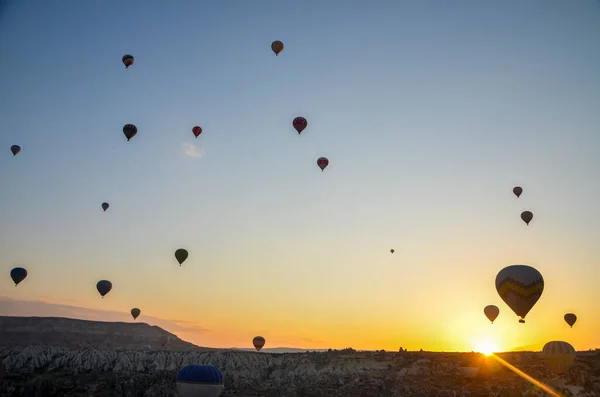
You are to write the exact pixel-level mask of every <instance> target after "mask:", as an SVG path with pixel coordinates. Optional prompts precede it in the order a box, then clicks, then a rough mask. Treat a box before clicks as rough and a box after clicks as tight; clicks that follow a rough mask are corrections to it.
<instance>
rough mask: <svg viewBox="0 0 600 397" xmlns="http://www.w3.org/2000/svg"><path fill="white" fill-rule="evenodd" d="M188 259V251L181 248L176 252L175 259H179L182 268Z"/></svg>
mask: <svg viewBox="0 0 600 397" xmlns="http://www.w3.org/2000/svg"><path fill="white" fill-rule="evenodd" d="M187 257H188V252H187V250H185V249H183V248H179V249H178V250H177V251H175V259H177V262H179V266H181V264H182V263H183V262H185V260H186V259H187Z"/></svg>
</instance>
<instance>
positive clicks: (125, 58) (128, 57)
mask: <svg viewBox="0 0 600 397" xmlns="http://www.w3.org/2000/svg"><path fill="white" fill-rule="evenodd" d="M134 62H135V60H134V59H133V55H129V54H125V55H123V64H124V65H125V69H127V68H129V67H130V66H131V65H133V63H134ZM142 69H143V68H142Z"/></svg>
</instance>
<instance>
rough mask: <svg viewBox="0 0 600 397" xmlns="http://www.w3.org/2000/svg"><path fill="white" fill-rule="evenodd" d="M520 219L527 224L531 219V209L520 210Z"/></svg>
mask: <svg viewBox="0 0 600 397" xmlns="http://www.w3.org/2000/svg"><path fill="white" fill-rule="evenodd" d="M521 219H523V222H525V223H526V224H528V225H529V222H531V220H532V219H533V213H532V212H531V211H523V212H521Z"/></svg>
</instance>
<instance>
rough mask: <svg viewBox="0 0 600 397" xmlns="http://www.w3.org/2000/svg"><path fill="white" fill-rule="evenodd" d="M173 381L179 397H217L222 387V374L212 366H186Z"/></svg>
mask: <svg viewBox="0 0 600 397" xmlns="http://www.w3.org/2000/svg"><path fill="white" fill-rule="evenodd" d="M175 381H176V383H177V393H178V394H179V397H219V396H220V395H221V392H222V391H223V386H224V378H223V374H222V373H221V371H219V369H218V368H217V367H215V366H213V365H200V364H190V365H186V366H185V367H183V368H182V369H181V371H179V373H178V374H177V378H176V380H175Z"/></svg>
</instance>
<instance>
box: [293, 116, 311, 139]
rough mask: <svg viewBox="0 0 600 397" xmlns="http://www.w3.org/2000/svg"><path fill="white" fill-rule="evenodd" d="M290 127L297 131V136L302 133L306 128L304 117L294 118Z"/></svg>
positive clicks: (306, 123)
mask: <svg viewBox="0 0 600 397" xmlns="http://www.w3.org/2000/svg"><path fill="white" fill-rule="evenodd" d="M292 125H293V126H294V128H295V129H296V131H298V135H300V133H302V131H304V129H305V128H306V126H308V121H306V119H305V118H304V117H296V118H295V119H294V121H292Z"/></svg>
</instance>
